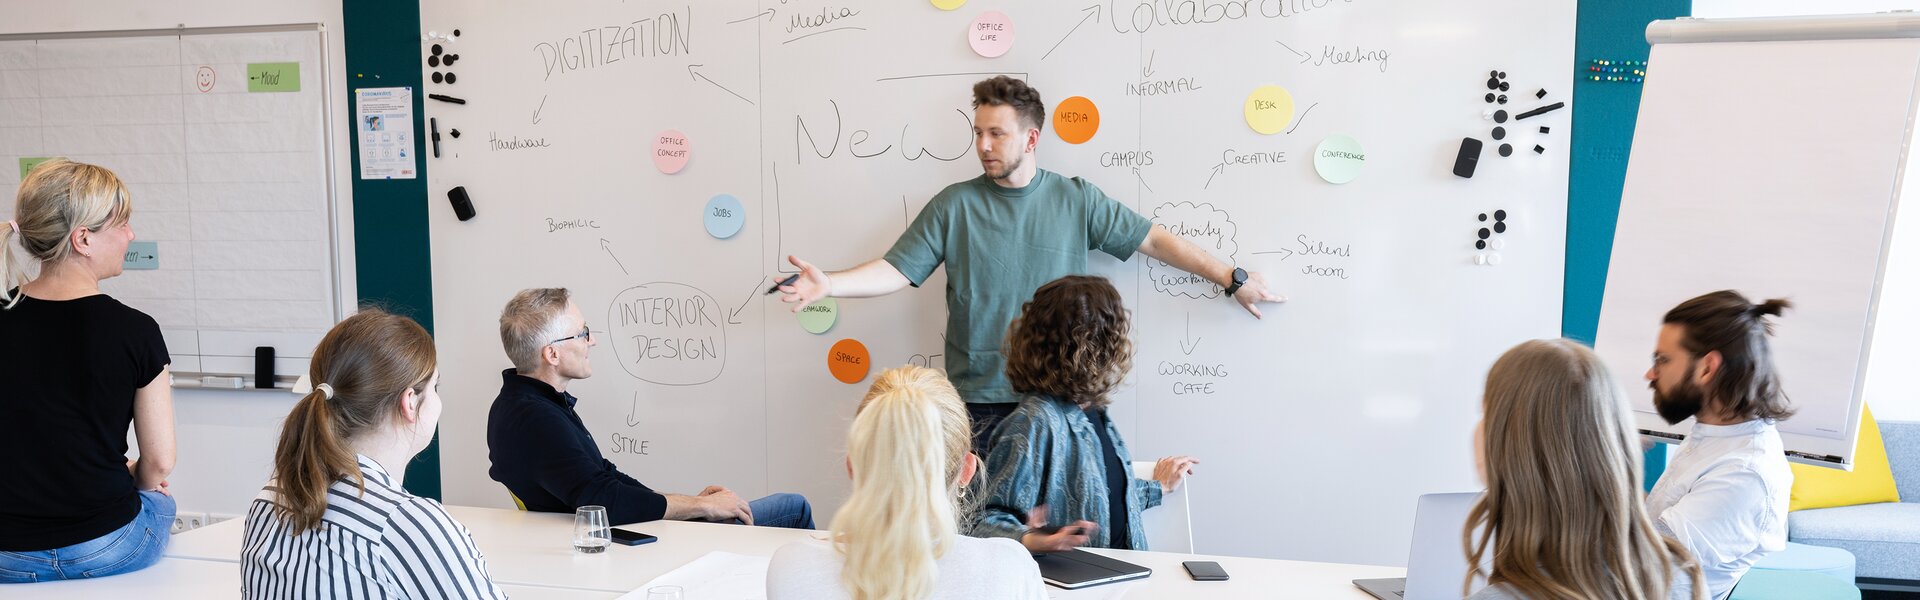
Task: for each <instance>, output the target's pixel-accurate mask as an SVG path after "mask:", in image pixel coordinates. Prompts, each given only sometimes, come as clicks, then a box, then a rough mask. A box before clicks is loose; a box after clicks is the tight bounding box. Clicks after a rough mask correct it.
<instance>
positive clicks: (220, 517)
mask: <svg viewBox="0 0 1920 600" xmlns="http://www.w3.org/2000/svg"><path fill="white" fill-rule="evenodd" d="M238 518H240V515H225V514H220V513H207V524H208V525H213V524H216V523H225V522H227V521H232V520H234V519H238Z"/></svg>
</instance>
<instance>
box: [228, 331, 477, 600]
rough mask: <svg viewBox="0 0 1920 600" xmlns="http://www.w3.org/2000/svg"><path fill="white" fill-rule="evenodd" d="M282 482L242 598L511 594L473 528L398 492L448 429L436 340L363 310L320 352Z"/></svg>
mask: <svg viewBox="0 0 1920 600" xmlns="http://www.w3.org/2000/svg"><path fill="white" fill-rule="evenodd" d="M308 376H309V377H311V378H312V380H313V383H314V386H313V387H314V389H313V391H312V392H311V393H308V394H307V395H306V397H304V398H301V399H300V401H299V402H298V403H296V404H294V406H293V411H292V412H290V413H288V414H287V420H286V423H285V424H284V425H282V426H281V430H280V445H279V447H278V448H276V449H275V450H274V453H273V480H272V481H269V482H267V486H266V489H263V490H261V492H260V495H259V496H258V497H256V498H255V499H254V501H253V506H252V507H251V508H249V509H248V510H247V520H246V533H245V536H244V538H243V540H242V542H241V549H240V576H241V586H242V587H241V591H242V593H243V595H244V596H245V597H246V598H250V599H254V600H259V599H263V598H415V599H418V598H505V597H506V594H504V593H502V592H501V591H500V588H499V587H497V586H495V585H494V584H493V582H492V581H491V580H490V578H489V576H488V575H487V562H486V559H484V558H482V557H481V556H480V550H479V548H477V547H475V546H474V544H473V538H472V536H470V535H468V533H467V528H466V527H464V526H462V525H460V523H459V522H457V521H454V520H453V517H451V516H448V515H447V511H446V510H445V509H443V508H441V506H440V503H439V502H435V501H433V499H431V498H421V497H418V496H415V495H413V494H410V493H408V492H407V490H406V489H405V488H403V487H401V483H402V479H403V478H404V477H405V476H406V474H407V471H406V466H407V462H408V461H411V460H412V459H413V456H414V455H415V454H419V453H420V451H421V450H423V449H425V448H426V447H427V444H428V443H429V442H431V441H433V432H434V429H435V428H436V427H437V426H438V425H439V422H440V411H441V409H442V408H443V405H442V404H441V402H440V393H439V391H438V390H437V388H438V387H439V384H440V369H439V367H438V366H437V365H436V359H435V353H434V347H433V338H431V337H429V336H428V335H427V331H426V330H425V329H422V328H421V327H420V325H419V324H417V323H414V322H413V321H412V320H411V319H407V318H405V317H400V316H395V315H392V314H388V313H386V312H382V311H380V310H375V309H368V310H362V311H360V312H359V313H358V314H355V315H353V316H351V317H347V319H346V320H344V321H341V322H340V323H339V324H337V325H334V326H333V330H331V331H328V332H327V335H326V337H324V338H321V340H320V345H319V346H318V347H316V348H314V350H313V361H312V363H311V366H310V367H309V369H308Z"/></svg>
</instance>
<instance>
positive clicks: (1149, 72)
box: [1140, 50, 1160, 79]
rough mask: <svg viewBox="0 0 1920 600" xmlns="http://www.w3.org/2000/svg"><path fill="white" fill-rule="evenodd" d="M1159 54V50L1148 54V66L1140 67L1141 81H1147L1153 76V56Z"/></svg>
mask: <svg viewBox="0 0 1920 600" xmlns="http://www.w3.org/2000/svg"><path fill="white" fill-rule="evenodd" d="M1159 53H1160V51H1159V50H1155V51H1153V52H1149V53H1147V66H1144V67H1140V78H1141V79H1145V78H1148V77H1152V76H1153V55H1155V54H1159Z"/></svg>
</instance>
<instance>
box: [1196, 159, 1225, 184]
mask: <svg viewBox="0 0 1920 600" xmlns="http://www.w3.org/2000/svg"><path fill="white" fill-rule="evenodd" d="M1225 170H1227V163H1220V164H1217V165H1214V166H1213V173H1211V174H1209V175H1207V184H1206V185H1203V186H1200V189H1203V190H1204V189H1207V188H1210V187H1213V177H1214V176H1215V175H1219V174H1220V172H1221V171H1225Z"/></svg>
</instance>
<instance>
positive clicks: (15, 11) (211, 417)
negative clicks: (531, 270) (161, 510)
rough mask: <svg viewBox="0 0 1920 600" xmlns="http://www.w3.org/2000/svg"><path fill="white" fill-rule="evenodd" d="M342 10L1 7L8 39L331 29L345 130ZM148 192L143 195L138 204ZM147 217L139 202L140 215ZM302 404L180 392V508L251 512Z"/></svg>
mask: <svg viewBox="0 0 1920 600" xmlns="http://www.w3.org/2000/svg"><path fill="white" fill-rule="evenodd" d="M340 7H341V0H277V1H270V2H260V1H255V0H193V1H191V2H150V1H146V0H90V1H87V2H38V1H33V0H0V34H7V33H41V32H57V31H104V30H124V29H163V28H172V27H180V26H185V27H230V26H249V25H277V24H286V23H321V24H322V25H323V26H324V27H325V28H326V31H327V51H328V59H327V60H328V61H329V62H330V65H331V67H332V69H331V72H330V73H329V74H328V77H329V78H330V80H331V81H332V82H333V85H334V92H335V93H334V96H335V97H334V98H332V99H331V102H332V103H333V111H334V117H333V121H334V123H338V124H341V127H342V128H344V127H345V124H346V123H350V122H352V121H351V120H350V119H348V118H347V110H348V107H347V102H346V100H345V94H346V92H345V83H346V80H347V79H346V57H345V54H344V49H345V48H346V44H345V39H344V38H343V37H342V32H343V31H344V29H343V28H342V27H341V21H340V19H341V8H340ZM342 133H344V129H341V130H338V131H335V132H333V133H332V137H333V140H334V161H335V164H336V165H338V167H337V171H338V172H337V173H335V182H334V183H335V188H336V189H338V190H339V196H338V197H337V198H335V200H334V201H335V205H336V209H337V211H338V215H337V219H338V221H339V223H340V232H341V233H340V235H341V239H343V240H352V239H353V218H352V215H353V211H352V208H353V197H352V189H351V187H350V186H351V184H352V180H351V179H349V177H350V176H351V174H350V173H348V171H349V168H348V155H347V153H348V147H347V142H348V140H347V139H346V138H345V137H344V136H343V135H341V134H342ZM8 192H9V193H11V190H9V191H8ZM138 193H139V191H138V190H135V194H136V196H135V197H136V198H137V197H138ZM139 209H140V208H139V205H138V204H137V203H136V204H135V205H134V210H136V211H138V210H139ZM342 246H343V247H342V248H341V252H342V253H343V254H342V255H341V256H339V257H337V260H338V262H339V264H340V265H342V269H343V272H342V279H343V282H342V290H341V291H342V293H341V296H342V297H343V298H347V299H348V301H347V302H348V304H349V305H351V304H353V303H355V302H356V301H355V300H353V299H355V298H358V294H357V292H356V290H355V288H354V276H353V248H352V244H351V243H347V244H342ZM294 399H295V398H294V396H293V395H292V394H289V393H286V392H260V391H224V392H222V391H209V390H190V389H182V390H175V392H174V395H173V401H174V422H175V425H176V430H175V438H176V445H177V446H178V448H179V459H178V462H177V466H176V468H175V469H174V472H173V476H172V477H171V478H169V481H168V483H169V487H170V488H171V489H172V490H173V494H174V497H175V498H176V499H177V500H178V501H179V504H180V510H181V511H183V512H188V511H194V512H211V513H220V514H230V515H238V514H242V513H243V512H244V511H245V510H246V506H247V502H248V501H249V500H251V499H252V498H253V496H254V494H257V493H259V491H260V484H261V483H262V482H264V481H265V480H266V477H267V473H268V471H269V469H270V468H271V466H272V464H273V448H274V444H275V443H276V442H277V441H278V440H279V437H280V421H281V420H282V419H284V418H285V417H286V414H287V411H288V410H289V409H291V408H292V407H293V401H294Z"/></svg>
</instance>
